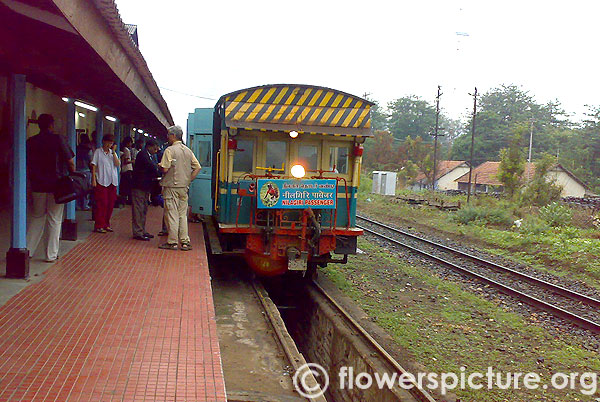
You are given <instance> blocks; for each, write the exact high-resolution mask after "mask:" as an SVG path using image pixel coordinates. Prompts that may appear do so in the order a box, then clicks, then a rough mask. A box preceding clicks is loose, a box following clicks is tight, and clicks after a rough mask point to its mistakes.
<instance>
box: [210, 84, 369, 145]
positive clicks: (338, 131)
mask: <svg viewBox="0 0 600 402" xmlns="http://www.w3.org/2000/svg"><path fill="white" fill-rule="evenodd" d="M371 106H373V102H370V101H368V100H366V99H363V98H360V97H358V96H354V95H351V94H348V93H346V92H342V91H338V90H335V89H331V88H325V87H319V86H314V85H299V84H274V85H263V86H257V87H252V88H246V89H240V90H238V91H235V92H231V93H228V94H225V95H223V96H221V98H220V99H219V101H218V102H217V105H216V109H217V111H218V112H219V113H220V114H221V119H222V121H223V122H224V124H225V126H226V127H230V128H244V129H250V130H253V129H255V130H263V131H266V130H269V131H292V130H294V131H298V132H300V133H303V132H307V133H321V134H333V135H350V136H361V137H370V136H372V133H371Z"/></svg>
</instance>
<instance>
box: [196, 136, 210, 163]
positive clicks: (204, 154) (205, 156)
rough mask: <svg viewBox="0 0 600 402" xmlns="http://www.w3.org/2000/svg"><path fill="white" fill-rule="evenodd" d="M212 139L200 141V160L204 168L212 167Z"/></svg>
mask: <svg viewBox="0 0 600 402" xmlns="http://www.w3.org/2000/svg"><path fill="white" fill-rule="evenodd" d="M210 151H211V146H210V140H208V141H206V140H204V141H202V140H201V141H198V155H197V157H198V162H200V166H202V167H203V168H205V167H210V159H211V158H210Z"/></svg>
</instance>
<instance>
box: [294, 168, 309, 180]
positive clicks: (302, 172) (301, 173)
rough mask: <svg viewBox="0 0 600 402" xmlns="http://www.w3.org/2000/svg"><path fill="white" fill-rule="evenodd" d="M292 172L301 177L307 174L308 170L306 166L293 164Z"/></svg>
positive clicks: (296, 176) (297, 177)
mask: <svg viewBox="0 0 600 402" xmlns="http://www.w3.org/2000/svg"><path fill="white" fill-rule="evenodd" d="M291 173H292V176H294V177H295V178H296V179H301V178H303V177H304V176H305V175H306V170H304V166H302V165H294V166H292V170H291Z"/></svg>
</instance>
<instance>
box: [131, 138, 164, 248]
mask: <svg viewBox="0 0 600 402" xmlns="http://www.w3.org/2000/svg"><path fill="white" fill-rule="evenodd" d="M157 152H158V144H157V143H156V141H154V140H148V141H146V148H145V149H143V150H141V151H140V152H138V154H137V156H136V159H135V166H134V167H133V186H132V189H131V212H132V214H131V229H132V231H133V238H134V239H136V240H143V241H148V240H150V239H151V238H153V237H154V236H153V235H151V234H150V233H148V232H146V214H147V213H148V201H149V199H150V193H151V191H152V188H153V186H154V185H155V184H156V182H157V180H158V178H159V177H160V173H159V171H158V165H157V163H156V160H155V159H154V155H155V154H156V153H157Z"/></svg>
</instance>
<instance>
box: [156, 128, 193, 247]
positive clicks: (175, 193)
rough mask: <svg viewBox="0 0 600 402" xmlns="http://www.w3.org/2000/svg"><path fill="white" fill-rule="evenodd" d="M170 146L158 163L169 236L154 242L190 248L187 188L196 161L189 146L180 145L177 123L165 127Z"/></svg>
mask: <svg viewBox="0 0 600 402" xmlns="http://www.w3.org/2000/svg"><path fill="white" fill-rule="evenodd" d="M167 139H168V141H169V144H170V146H169V147H168V148H167V149H165V152H164V154H163V156H162V159H161V161H160V163H159V166H160V167H161V168H162V171H163V173H164V176H163V178H162V179H161V182H160V185H161V186H162V195H163V198H164V201H165V214H166V221H167V229H168V231H169V237H168V238H167V242H166V243H164V244H161V245H160V246H158V247H159V248H163V249H167V250H177V248H178V245H179V243H181V250H183V251H188V250H191V249H192V246H191V244H190V237H189V235H188V222H187V211H188V191H189V188H190V184H191V183H192V180H194V178H195V177H196V176H197V175H198V173H200V168H201V166H200V163H199V162H198V159H196V156H195V155H194V153H193V152H192V150H191V149H189V148H188V147H186V146H185V145H183V130H182V129H181V127H179V126H171V127H169V128H168V134H167Z"/></svg>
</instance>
